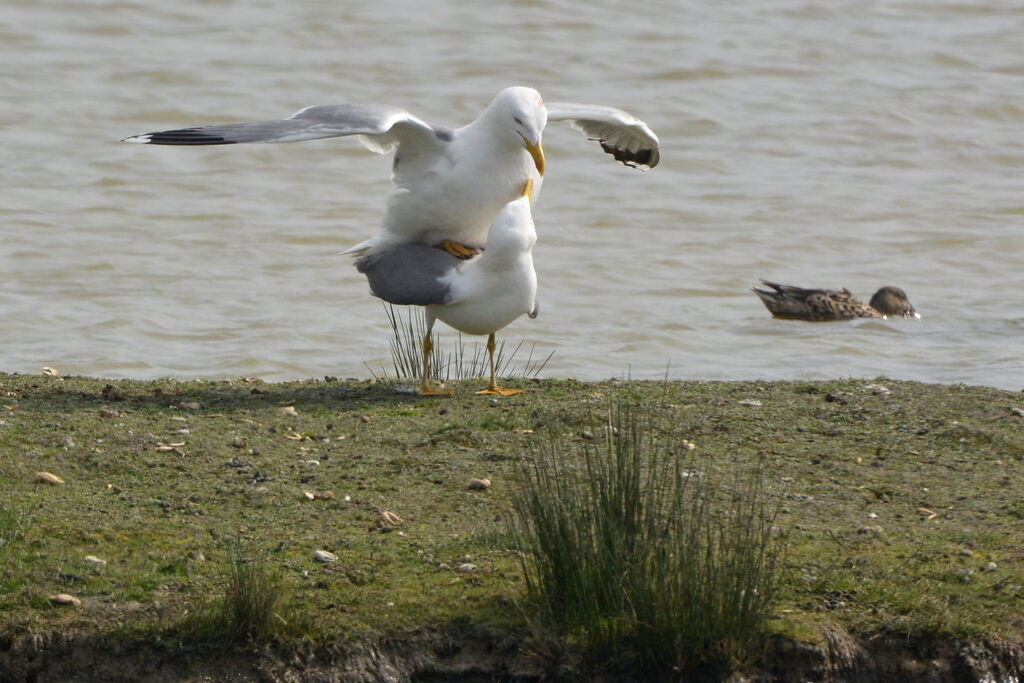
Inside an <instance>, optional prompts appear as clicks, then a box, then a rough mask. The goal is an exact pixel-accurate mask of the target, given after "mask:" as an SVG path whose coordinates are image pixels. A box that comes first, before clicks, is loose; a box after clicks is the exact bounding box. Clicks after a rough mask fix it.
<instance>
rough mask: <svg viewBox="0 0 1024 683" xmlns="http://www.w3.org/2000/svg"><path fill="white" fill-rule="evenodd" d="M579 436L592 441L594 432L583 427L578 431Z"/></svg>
mask: <svg viewBox="0 0 1024 683" xmlns="http://www.w3.org/2000/svg"><path fill="white" fill-rule="evenodd" d="M580 436H581V437H582V438H584V439H586V440H587V441H593V440H594V433H593V432H592V431H590V430H589V429H584V430H583V431H582V432H580Z"/></svg>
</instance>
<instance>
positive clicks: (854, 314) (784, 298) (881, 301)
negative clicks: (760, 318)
mask: <svg viewBox="0 0 1024 683" xmlns="http://www.w3.org/2000/svg"><path fill="white" fill-rule="evenodd" d="M761 284H762V285H764V286H765V287H768V288H769V289H761V288H759V287H757V286H754V287H751V290H753V292H754V293H755V294H757V296H758V297H760V299H761V301H762V303H764V305H765V307H766V308H767V309H768V310H769V311H771V314H772V315H773V316H775V317H776V318H783V319H786V320H806V321H810V322H826V321H830V320H853V319H855V318H920V317H921V314H920V313H918V312H917V310H915V309H914V307H913V306H912V305H911V303H910V300H909V299H908V298H907V294H906V292H904V291H903V290H902V289H900V288H899V287H892V286H890V285H886V286H885V287H882V288H881V289H879V290H878V291H877V292H875V295H874V296H872V297H871V301H870V302H868V303H865V302H864V301H863V300H862V299H859V298H857V297H856V296H854V295H853V293H851V292H850V290H848V289H846V288H845V287H844V288H843V289H841V290H834V289H804V288H803V287H794V286H792V285H780V284H778V283H776V282H769V281H768V280H761Z"/></svg>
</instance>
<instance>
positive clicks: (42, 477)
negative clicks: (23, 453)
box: [36, 472, 64, 484]
mask: <svg viewBox="0 0 1024 683" xmlns="http://www.w3.org/2000/svg"><path fill="white" fill-rule="evenodd" d="M36 482H37V483H40V484H63V483H64V480H63V479H61V478H60V477H58V476H57V475H56V474H51V473H49V472H36Z"/></svg>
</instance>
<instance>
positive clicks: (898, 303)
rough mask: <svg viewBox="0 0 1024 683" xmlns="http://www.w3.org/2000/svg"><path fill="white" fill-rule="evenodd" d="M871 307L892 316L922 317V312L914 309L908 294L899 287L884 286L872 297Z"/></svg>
mask: <svg viewBox="0 0 1024 683" xmlns="http://www.w3.org/2000/svg"><path fill="white" fill-rule="evenodd" d="M870 303H871V307H872V308H873V309H875V310H876V311H878V312H879V313H881V314H883V315H885V316H888V317H890V318H895V317H897V316H898V317H902V318H920V317H921V314H920V313H918V312H917V311H916V310H914V307H913V306H912V305H911V304H910V300H909V299H907V294H906V292H904V291H903V290H902V289H900V288H899V287H882V288H881V289H879V290H878V291H877V292H875V295H874V296H873V297H871V302H870Z"/></svg>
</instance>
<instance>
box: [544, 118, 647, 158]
mask: <svg viewBox="0 0 1024 683" xmlns="http://www.w3.org/2000/svg"><path fill="white" fill-rule="evenodd" d="M545 106H546V107H547V110H548V121H569V122H570V123H571V124H572V126H573V128H576V129H577V130H580V131H583V133H584V134H585V135H586V136H587V137H588V138H590V139H591V140H596V141H598V142H599V143H601V148H602V149H604V151H606V152H608V153H609V154H611V155H612V156H613V157H615V160H616V161H621V162H622V163H624V164H626V165H627V166H633V167H634V168H641V169H647V168H654V167H655V166H657V165H658V161H659V160H660V158H661V155H660V153H659V152H658V136H657V135H655V134H654V131H652V130H651V129H650V128H648V127H647V124H646V123H644V122H643V121H641V120H640V119H638V118H637V117H635V116H633V115H632V114H630V113H629V112H628V111H623V110H621V109H616V108H614V107H605V106H602V105H599V104H575V103H573V102H546V103H545Z"/></svg>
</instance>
